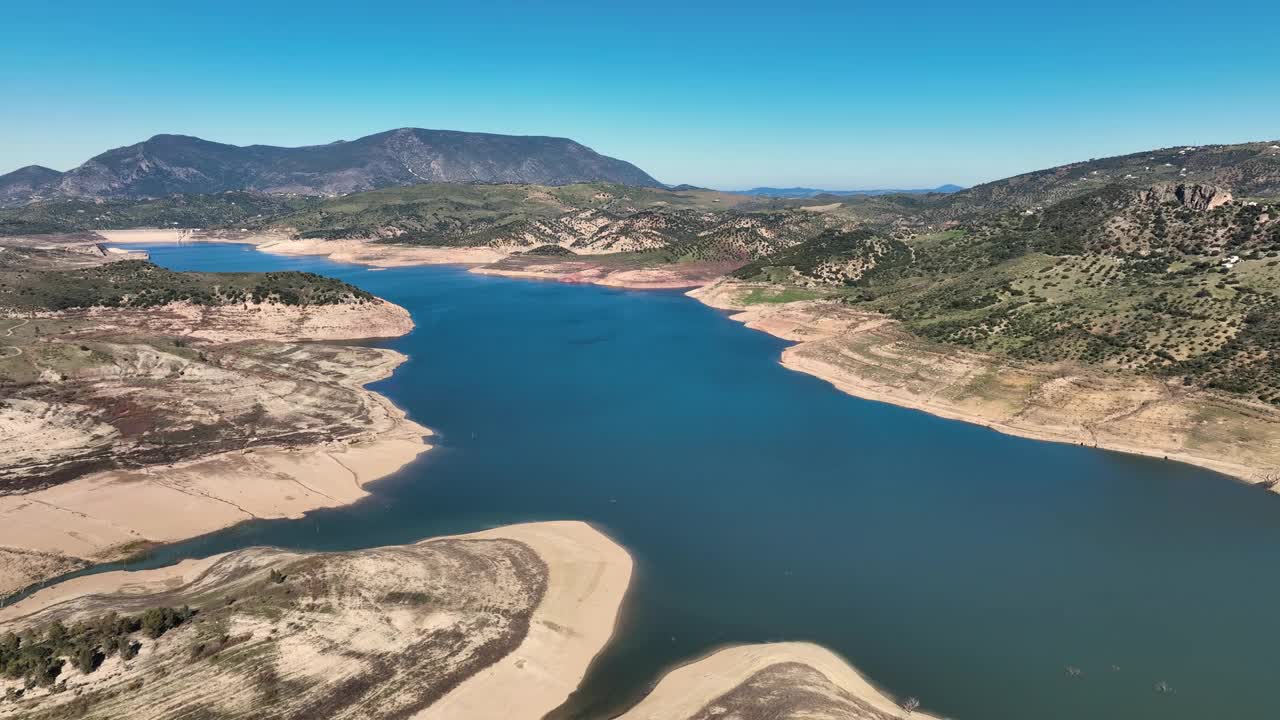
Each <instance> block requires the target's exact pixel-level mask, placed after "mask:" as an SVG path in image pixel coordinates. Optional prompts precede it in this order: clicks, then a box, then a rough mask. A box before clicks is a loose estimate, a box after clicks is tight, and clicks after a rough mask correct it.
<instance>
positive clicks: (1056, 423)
mask: <svg viewBox="0 0 1280 720" xmlns="http://www.w3.org/2000/svg"><path fill="white" fill-rule="evenodd" d="M753 287H756V286H753V285H750V284H745V283H739V282H736V281H732V280H722V281H719V282H716V283H713V284H711V285H708V286H705V287H702V288H699V289H697V290H694V291H692V292H690V293H688V294H689V295H690V296H691V297H694V298H696V299H698V300H700V301H702V302H704V303H706V304H708V305H710V306H712V307H716V308H721V309H724V310H729V311H733V312H734V314H733V315H732V316H731V317H732V318H733V319H734V320H737V321H738V322H741V323H744V324H745V325H746V326H747V327H750V328H753V329H756V330H761V331H763V332H767V333H769V334H771V335H774V336H776V337H779V338H782V339H785V340H791V341H793V342H795V343H797V344H796V345H793V346H792V347H789V348H787V349H786V350H784V351H783V353H782V364H783V365H784V366H786V367H788V368H791V369H793V370H798V371H800V372H805V373H808V374H810V375H814V376H816V377H819V378H822V379H823V380H826V381H827V382H830V383H831V384H832V385H834V386H835V387H836V388H838V389H840V390H842V391H844V392H846V393H848V394H850V395H855V396H857V397H861V398H865V399H868V400H876V401H880V402H887V403H891V404H894V405H900V406H902V407H908V408H913V409H917V410H922V411H924V412H927V413H930V414H932V415H937V416H939V417H944V418H948V419H954V420H963V421H965V422H970V423H975V424H978V425H983V426H985V427H989V428H991V429H993V430H998V431H1000V432H1003V433H1007V434H1010V435H1017V436H1020V437H1027V438H1032V439H1036V440H1046V441H1051V442H1063V443H1070V444H1073V445H1085V446H1088V447H1098V448H1104V449H1108V450H1116V451H1120V452H1125V453H1132V454H1137V455H1146V456H1149V457H1157V458H1164V459H1169V460H1176V461H1179V462H1185V463H1190V464H1193V465H1198V466H1201V467H1204V468H1208V469H1210V470H1214V471H1217V472H1220V473H1223V474H1226V475H1230V476H1233V477H1235V478H1238V479H1240V480H1243V481H1246V482H1250V483H1266V484H1267V486H1268V487H1270V488H1271V489H1273V490H1276V489H1278V488H1277V487H1275V484H1274V481H1275V480H1280V411H1277V410H1276V409H1275V408H1273V407H1269V406H1267V405H1265V404H1263V403H1258V402H1250V401H1247V400H1243V399H1239V398H1235V397H1231V396H1227V395H1224V394H1218V393H1212V392H1206V391H1200V390H1194V389H1190V388H1184V387H1183V386H1182V385H1181V384H1180V383H1175V382H1165V381H1161V380H1159V379H1156V378H1151V377H1145V376H1140V375H1134V374H1127V373H1126V374H1121V373H1106V372H1102V371H1099V370H1096V369H1092V368H1085V367H1082V366H1079V365H1073V364H1068V363H1060V364H1054V365H1046V364H1030V363H1027V364H1013V363H1011V362H1009V361H1006V360H1002V359H999V358H996V357H993V356H989V355H984V354H982V353H976V352H970V351H965V350H961V349H957V348H952V347H947V346H943V345H938V344H934V343H929V342H927V341H924V340H922V339H920V338H917V337H915V336H913V335H911V334H910V333H908V332H906V331H904V330H903V329H902V328H901V327H900V326H899V325H898V323H897V322H895V321H894V320H892V319H890V318H887V317H884V316H881V315H876V314H872V313H866V312H860V311H857V310H854V309H852V308H850V307H848V306H845V305H842V304H840V303H838V302H827V301H801V302H788V303H755V304H745V303H744V302H743V298H744V297H745V296H746V295H747V294H748V293H749V292H750V290H751V289H752V288H753Z"/></svg>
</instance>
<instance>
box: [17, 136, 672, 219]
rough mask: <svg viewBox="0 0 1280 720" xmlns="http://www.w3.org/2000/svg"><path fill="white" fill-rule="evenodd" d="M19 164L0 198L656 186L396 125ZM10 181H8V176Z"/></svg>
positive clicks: (176, 139)
mask: <svg viewBox="0 0 1280 720" xmlns="http://www.w3.org/2000/svg"><path fill="white" fill-rule="evenodd" d="M51 173H55V171H51V170H48V169H47V168H34V169H33V168H24V169H22V170H19V171H17V172H15V173H10V174H9V175H6V176H3V177H0V202H3V203H4V204H6V205H16V204H23V203H26V202H30V201H32V200H34V199H37V198H40V197H54V198H64V199H65V198H86V199H99V198H124V199H137V198H151V197H162V196H166V195H173V194H177V193H218V192H225V191H229V190H248V191H257V192H264V193H296V194H301V195H338V194H343V193H349V192H360V191H364V190H373V189H377V188H383V187H390V186H397V185H415V184H419V183H536V184H541V185H567V184H570V183H576V182H594V181H605V182H614V183H619V184H623V185H637V186H646V187H661V184H660V183H658V181H657V180H654V179H653V177H651V176H650V175H649V174H647V173H645V172H644V171H643V170H640V169H639V168H637V167H636V166H634V165H632V164H630V163H627V162H623V161H621V160H617V159H614V158H611V157H606V156H604V155H600V154H599V153H596V152H595V151H593V150H591V149H590V148H588V147H585V146H583V145H580V144H578V143H576V142H574V141H572V140H568V139H565V138H553V137H538V136H514V135H491V134H487V133H467V132H455V131H451V130H422V129H419V128H401V129H399V130H390V131H388V132H383V133H378V134H376V135H369V136H367V137H363V138H360V139H358V140H352V141H350V142H347V141H338V142H333V143H329V144H327V145H312V146H307V147H296V148H286V147H275V146H271V145H249V146H246V147H240V146H236V145H226V144H223V143H216V142H210V141H208V140H202V139H200V138H196V137H190V136H186V135H157V136H155V137H153V138H151V139H150V140H146V141H144V142H141V143H138V144H136V145H130V146H128V147H122V148H116V149H114V150H108V151H107V152H105V153H102V154H101V155H98V156H96V157H94V158H92V159H90V160H89V161H88V162H86V163H84V164H83V165H81V166H79V167H77V168H75V169H73V170H70V171H68V172H66V173H64V174H60V175H55V174H51ZM15 176H17V177H15Z"/></svg>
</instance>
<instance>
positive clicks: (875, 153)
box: [0, 0, 1280, 188]
mask: <svg viewBox="0 0 1280 720" xmlns="http://www.w3.org/2000/svg"><path fill="white" fill-rule="evenodd" d="M546 5H547V6H546V7H543V3H536V2H527V1H525V2H484V1H482V0H480V1H473V2H466V3H454V2H449V3H431V2H421V1H420V2H398V1H394V0H390V1H382V2H366V3H359V2H350V1H349V0H348V1H347V2H343V3H330V2H325V1H319V2H306V3H289V4H285V3H276V2H271V1H270V0H258V1H256V2H240V1H238V0H227V1H225V2H217V3H202V2H180V1H177V2H175V1H172V0H170V1H167V2H130V1H129V0H123V1H122V2H97V1H95V2H82V1H80V0H64V1H63V2H49V3H40V2H27V3H12V4H11V5H10V6H9V7H7V8H6V9H5V11H4V12H3V15H0V138H3V140H2V141H0V172H7V171H8V170H12V169H14V168H17V167H19V166H22V165H27V164H32V163H39V164H43V165H48V166H51V167H54V168H57V169H60V170H64V169H68V168H70V167H72V166H74V165H77V164H79V163H80V162H82V161H84V160H86V159H87V158H89V157H90V156H92V155H94V154H96V153H98V152H101V151H103V150H105V149H107V148H110V147H116V146H120V145H127V144H131V143H134V142H137V141H139V140H142V139H145V138H147V137H150V136H151V135H154V134H156V133H161V132H172V133H185V134H191V135H198V136H200V137H204V138H208V139H211V140H218V141H222V142H230V143H235V144H251V143H267V144H276V145H305V144H314V143H323V142H328V141H331V140H335V139H340V138H345V139H351V138H355V137H358V136H361V135H366V134H369V133H372V132H377V131H381V130H386V129H390V128H394V127H403V126H416V127H428V128H446V129H457V130H477V131H487V132H499V133H513V134H536V135H560V136H566V137H571V138H574V139H575V140H578V141H580V142H582V143H585V144H586V145H589V146H591V147H593V148H595V149H596V150H598V151H600V152H603V153H606V154H609V155H614V156H617V157H620V158H623V159H626V160H629V161H631V162H634V163H636V164H637V165H639V166H640V167H642V168H644V169H645V170H648V171H649V172H650V173H651V174H653V175H654V176H656V177H657V178H658V179H660V180H663V181H665V182H671V183H679V182H689V183H695V184H700V185H708V186H712V187H721V188H739V187H749V186H753V185H812V186H819V187H828V188H869V187H905V186H912V187H915V186H932V185H936V184H940V183H944V182H955V183H960V184H972V183H976V182H980V181H983V180H988V179H993V178H997V177H1003V176H1006V175H1010V174H1014V173H1018V172H1022V171H1026V170H1031V169H1036V168H1040V167H1046V166H1050V165H1055V164H1060V163H1063V162H1069V161H1072V160H1077V159H1085V158H1089V157H1101V156H1105V155H1111V154H1117V153H1122V152H1127V151H1138V150H1143V149H1147V148H1150V147H1158V146H1168V145H1177V144H1204V143H1217V142H1223V143H1225V142H1239V141H1245V140H1251V139H1275V138H1280V39H1278V37H1280V36H1278V35H1277V32H1278V31H1280V3H1277V2H1274V1H1273V2H1257V1H1255V0H1243V1H1242V2H1234V3H1226V4H1220V5H1216V6H1215V5H1213V4H1211V3H1210V4H1206V3H1204V2H1203V0H1201V1H1199V2H1195V3H1191V2H1183V1H1182V0H1167V1H1165V2H1146V1H1145V0H1143V1H1141V2H1125V1H1124V0H1111V1H1109V2H1105V3H1099V2H1092V1H1091V0H1079V1H1077V2H1070V3H1061V7H1060V8H1046V7H1040V3H1035V2H1027V3H1015V2H980V1H978V0H974V1H972V2H968V3H964V2H947V3H935V2H931V1H923V2H905V3H886V2H883V1H880V2H871V3H863V2H850V1H845V2H838V3H828V2H822V1H818V0H814V1H811V2H795V3H785V2H770V3H755V2H748V1H740V2H725V3H709V2H696V1H690V2H666V1H665V0H657V1H652V2H644V3H634V2H633V3H626V4H625V5H623V6H621V7H619V6H618V4H616V3H613V2H610V1H609V0H597V1H595V2H560V3H547V4H546Z"/></svg>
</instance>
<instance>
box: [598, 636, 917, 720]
mask: <svg viewBox="0 0 1280 720" xmlns="http://www.w3.org/2000/svg"><path fill="white" fill-rule="evenodd" d="M780 666H786V667H787V670H788V672H786V673H785V674H783V675H782V676H781V677H779V678H778V679H777V680H775V681H774V682H775V683H776V684H775V685H773V686H766V687H763V688H757V687H754V686H755V685H756V684H757V683H760V684H763V683H762V682H761V673H764V672H766V671H767V670H769V669H776V668H779V667H780ZM795 666H801V667H802V668H803V669H808V670H813V671H816V673H817V674H818V677H817V678H812V677H810V678H804V677H798V676H797V675H796V674H795V669H796V667H795ZM815 681H816V682H815ZM823 681H825V683H827V684H823ZM766 682H767V681H766ZM809 683H812V685H810V684H809ZM779 687H780V688H781V689H784V690H785V691H787V696H786V697H779V695H778V693H777V690H778V689H779ZM753 690H754V691H755V692H754V693H753V692H752V691H753ZM833 690H834V691H842V692H843V693H847V694H848V695H849V696H851V697H852V698H853V699H854V700H855V702H856V703H861V704H864V705H866V706H869V708H870V709H871V710H873V711H876V712H879V713H883V714H885V715H887V716H889V717H893V718H904V717H907V716H910V717H911V718H917V719H918V720H938V718H937V717H936V716H934V715H931V714H928V713H926V712H923V711H919V710H917V711H906V710H904V709H903V708H902V706H901V705H900V704H899V703H898V702H897V701H895V700H894V699H893V698H892V697H891V696H890V695H889V694H888V693H887V692H885V691H884V690H883V689H882V688H880V687H879V686H877V685H876V684H875V683H874V682H873V681H872V680H870V679H869V678H868V677H867V676H865V675H863V674H862V673H861V672H860V671H859V670H858V669H857V668H856V667H855V666H853V665H852V664H851V663H850V662H849V661H848V660H846V659H844V658H842V657H840V656H839V655H837V654H836V653H834V652H832V651H831V650H828V649H827V648H825V647H822V646H820V645H816V644H813V643H808V642H777V643H758V644H749V645H727V646H722V647H718V648H714V649H712V650H710V651H708V652H707V653H705V654H703V655H701V656H699V657H696V658H693V659H691V660H688V661H686V662H683V663H680V664H679V665H676V666H673V667H670V668H668V669H667V670H666V671H665V672H664V673H663V675H662V677H661V678H659V679H658V682H657V684H656V685H655V686H654V687H653V688H652V689H651V690H650V691H649V693H648V694H647V695H645V697H644V698H643V699H642V700H641V701H640V702H638V703H636V704H635V705H634V706H633V707H631V708H630V709H628V710H627V711H626V712H624V713H623V714H622V715H620V716H618V719H617V720H685V719H686V718H693V717H702V716H703V715H704V713H707V712H708V708H709V707H710V706H711V704H712V703H715V706H716V707H717V708H725V706H727V705H730V704H733V701H732V700H730V701H728V702H726V696H728V695H729V694H730V693H734V692H735V691H737V692H743V693H744V694H745V697H742V698H739V699H738V700H737V704H747V705H748V706H749V707H752V708H756V709H764V708H765V707H766V706H767V705H768V704H769V703H771V702H772V703H778V704H779V705H782V706H783V707H782V708H775V709H776V710H777V711H778V712H779V713H785V714H783V715H782V716H783V717H807V716H808V715H805V714H804V710H805V709H807V708H792V707H787V705H789V704H790V703H791V702H792V701H793V698H794V696H796V695H798V694H800V693H804V692H809V693H812V694H813V695H814V696H817V699H818V702H820V703H824V704H826V703H829V705H828V706H827V707H820V708H815V710H817V711H818V712H817V715H816V716H818V717H832V716H836V717H839V716H841V715H840V714H839V713H840V711H841V710H845V709H846V708H845V707H841V706H842V705H853V704H852V703H847V698H841V697H838V696H837V694H836V693H835V692H832V691H833ZM824 695H825V696H826V697H822V696H824ZM859 709H861V708H857V707H856V706H853V707H847V711H849V712H850V714H849V717H853V716H854V715H853V714H852V712H853V711H856V710H859ZM822 711H826V712H822ZM826 713H831V714H826Z"/></svg>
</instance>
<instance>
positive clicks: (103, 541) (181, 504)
mask: <svg viewBox="0 0 1280 720" xmlns="http://www.w3.org/2000/svg"><path fill="white" fill-rule="evenodd" d="M379 352H380V354H381V355H382V357H383V363H382V364H381V366H380V367H378V368H376V370H374V371H372V372H368V373H364V374H361V375H359V376H352V377H350V378H348V380H350V385H349V386H350V387H353V388H354V389H356V390H357V391H358V392H359V393H360V394H361V395H362V397H363V398H364V399H365V400H366V401H368V402H369V403H371V404H372V405H373V406H374V407H375V408H376V409H377V410H379V412H380V413H381V421H382V422H384V423H387V427H383V428H372V429H370V430H367V431H366V432H364V433H361V434H358V435H355V436H350V437H346V438H338V439H332V440H328V441H325V442H321V443H312V444H307V445H300V446H281V445H269V444H268V445H262V446H258V447H254V448H252V449H246V450H231V451H227V452H219V453H213V454H208V455H202V456H199V457H194V458H191V459H188V460H184V461H182V462H178V463H173V464H166V465H155V466H147V467H143V468H138V469H123V470H119V469H118V470H106V471H100V472H94V473H90V474H88V475H85V476H82V477H79V478H76V479H74V480H71V481H68V482H65V483H61V484H58V485H54V486H52V487H48V488H44V489H41V490H36V491H33V492H28V493H22V494H14V495H7V496H0V519H2V520H3V522H0V597H8V596H12V595H15V594H18V593H21V592H24V591H26V590H29V589H30V588H32V587H34V586H36V585H38V584H42V583H44V582H47V581H48V580H49V579H50V578H52V577H58V576H61V575H65V574H68V573H70V572H74V571H77V570H81V569H85V568H87V567H92V566H93V565H98V564H102V563H108V562H118V561H121V560H124V559H127V558H128V557H131V556H133V555H134V554H136V552H137V549H138V548H139V547H153V546H158V545H166V544H171V543H177V542H183V541H186V540H190V539H193V538H197V537H200V536H202V535H208V534H210V533H213V532H217V531H220V530H225V529H227V528H229V527H233V526H235V525H238V524H240V523H242V522H248V521H250V520H271V519H299V518H302V517H303V516H305V515H306V513H308V512H311V511H313V510H320V509H325V508H335V507H343V506H346V505H351V504H354V503H356V502H358V501H360V500H362V499H364V498H366V497H368V496H369V495H370V494H371V493H370V492H369V491H368V490H367V486H368V485H369V484H370V483H373V482H376V481H377V480H381V479H382V478H385V477H388V476H390V475H392V474H394V473H396V472H398V471H399V470H400V469H401V468H403V467H404V466H406V465H408V464H409V463H410V462H412V461H413V460H415V459H416V458H417V457H418V456H419V455H421V454H423V453H425V452H427V451H428V450H430V449H431V448H432V447H433V446H432V445H431V444H430V443H429V442H428V440H429V439H430V438H431V437H433V436H434V433H433V431H432V430H431V429H430V428H427V427H425V426H423V425H419V424H418V423H416V422H414V421H412V420H410V419H409V418H408V415H407V414H406V413H405V412H404V410H402V409H401V408H400V407H398V406H397V405H395V403H393V402H391V401H390V399H388V398H386V397H385V396H383V395H381V394H379V393H375V392H373V391H371V390H368V389H367V388H366V387H365V386H366V385H368V384H370V383H373V382H377V381H379V380H382V379H385V378H387V377H390V375H391V373H393V372H394V371H395V369H396V368H397V367H399V366H400V365H401V364H402V363H403V362H404V361H405V360H407V359H408V358H407V357H406V356H405V355H403V354H401V353H398V352H395V351H392V350H386V349H380V350H379ZM41 560H44V561H45V562H46V563H48V562H51V561H61V564H60V565H59V566H55V567H56V568H57V569H60V570H61V571H60V572H42V570H43V569H44V568H43V567H42V565H41V563H40V561H41Z"/></svg>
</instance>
